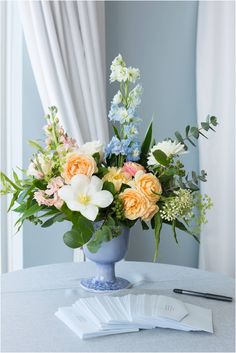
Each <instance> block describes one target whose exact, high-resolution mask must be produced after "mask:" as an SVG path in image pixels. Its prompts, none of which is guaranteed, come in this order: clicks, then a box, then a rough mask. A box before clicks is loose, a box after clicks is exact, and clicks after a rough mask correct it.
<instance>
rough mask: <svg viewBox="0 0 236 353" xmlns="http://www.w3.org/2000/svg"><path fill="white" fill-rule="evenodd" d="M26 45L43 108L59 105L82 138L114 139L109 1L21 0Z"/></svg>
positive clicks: (81, 140)
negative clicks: (109, 112) (109, 101)
mask: <svg viewBox="0 0 236 353" xmlns="http://www.w3.org/2000/svg"><path fill="white" fill-rule="evenodd" d="M19 8H20V13H21V20H22V25H23V29H24V34H25V39H26V45H27V49H28V52H29V56H30V60H31V63H32V68H33V72H34V75H35V79H36V84H37V87H38V91H39V95H40V98H41V101H42V104H43V108H44V110H45V111H47V109H48V107H49V106H50V105H56V106H57V107H58V108H59V116H60V118H61V119H62V123H63V125H64V127H65V128H66V130H67V131H68V133H69V134H70V135H73V137H75V138H76V139H77V141H78V142H79V144H81V143H84V142H86V141H89V140H94V139H100V140H101V141H103V142H107V141H108V124H107V117H106V94H105V75H104V72H105V60H104V58H105V54H104V50H105V27H104V2H103V1H100V2H95V1H92V2H87V1H22V2H19Z"/></svg>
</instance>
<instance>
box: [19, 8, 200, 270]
mask: <svg viewBox="0 0 236 353" xmlns="http://www.w3.org/2000/svg"><path fill="white" fill-rule="evenodd" d="M196 19H197V2H168V1H163V2H160V1H159V2H148V1H143V2H141V1H140V2H132V1H131V2H129V1H120V2H115V1H111V2H109V1H107V2H106V46H107V53H106V58H107V68H109V66H110V63H111V61H112V59H113V58H114V57H115V56H116V55H117V54H118V53H119V52H120V53H121V54H122V55H123V56H124V58H125V60H126V61H127V63H128V64H129V65H132V66H136V67H139V68H140V70H141V73H142V80H141V81H142V85H143V87H144V94H143V99H142V105H141V109H140V116H141V117H142V118H143V120H144V122H143V124H142V129H141V135H142V136H143V135H144V131H145V129H146V127H147V125H148V122H149V120H150V119H151V117H152V114H153V113H155V118H154V123H155V129H154V130H155V136H156V139H157V140H158V139H160V140H161V139H163V138H165V137H167V136H170V137H171V136H173V134H174V132H175V131H176V130H177V129H178V130H181V129H183V128H184V127H185V125H187V124H195V123H196V104H195V44H196V41H195V37H196ZM107 74H108V75H109V72H108V73H107ZM107 81H108V76H107ZM116 88H117V87H116V86H115V84H113V85H108V87H107V95H108V103H109V102H110V100H111V98H112V95H113V93H114V92H115V91H116ZM108 108H109V105H108ZM43 115H44V112H43V109H42V106H41V103H40V99H39V95H38V92H37V88H36V85H35V81H34V77H33V73H32V69H31V65H30V61H29V58H28V55H27V51H26V48H24V67H23V117H24V121H23V124H24V136H23V141H24V146H23V150H24V167H26V166H27V165H28V163H29V158H30V156H31V153H32V149H31V147H29V146H28V145H27V143H26V141H27V140H28V139H32V138H33V139H37V138H40V137H41V138H42V137H43V135H42V133H41V131H42V130H41V129H42V126H43V125H44V120H43V118H42V117H43ZM184 160H185V161H186V164H187V166H188V167H189V169H196V168H197V167H198V155H197V151H193V153H191V156H190V155H186V156H185V158H184ZM67 228H68V225H67V224H61V223H60V224H59V225H55V226H53V227H51V228H48V229H42V228H40V227H35V226H34V225H31V224H30V223H25V225H24V229H23V232H24V267H29V266H36V265H41V264H47V263H55V262H65V261H72V251H71V250H70V249H69V248H67V247H66V246H64V244H63V240H62V235H63V233H64V231H65V230H66V229H67ZM179 243H180V245H179V246H177V245H176V244H175V242H174V241H173V238H172V235H171V231H170V229H169V228H164V230H163V232H162V239H161V244H160V256H159V261H160V262H164V263H172V264H179V265H187V266H196V265H197V258H198V246H197V244H195V243H194V241H193V240H192V239H190V238H189V236H188V235H185V234H183V233H182V234H179ZM153 253H154V242H153V236H152V232H151V231H150V232H143V231H142V230H141V229H140V227H139V226H138V225H137V226H136V227H134V229H133V230H132V234H131V244H130V248H129V253H128V257H127V258H128V259H129V260H140V261H151V260H152V256H153Z"/></svg>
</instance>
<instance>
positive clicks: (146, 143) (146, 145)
mask: <svg viewBox="0 0 236 353" xmlns="http://www.w3.org/2000/svg"><path fill="white" fill-rule="evenodd" d="M151 143H152V121H151V123H150V125H149V127H148V129H147V132H146V135H145V138H144V140H143V143H142V146H141V154H140V163H141V164H142V165H144V166H146V164H147V154H148V152H149V149H150V147H151Z"/></svg>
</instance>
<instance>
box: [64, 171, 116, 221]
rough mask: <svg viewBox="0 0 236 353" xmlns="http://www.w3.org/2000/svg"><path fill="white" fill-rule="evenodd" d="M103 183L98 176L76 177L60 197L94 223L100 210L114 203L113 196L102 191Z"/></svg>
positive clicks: (73, 209)
mask: <svg viewBox="0 0 236 353" xmlns="http://www.w3.org/2000/svg"><path fill="white" fill-rule="evenodd" d="M102 186H103V182H102V180H101V179H99V178H98V177H97V176H95V175H93V176H92V177H91V178H90V177H88V176H87V175H82V174H79V175H75V176H74V177H73V178H72V179H71V181H70V185H65V186H63V187H62V188H61V189H60V190H59V191H58V195H59V196H60V198H61V199H62V200H64V201H65V203H66V204H67V206H68V208H69V209H70V210H72V211H78V212H80V213H81V214H82V215H83V216H84V217H86V218H87V219H89V220H90V221H94V220H95V219H96V217H97V215H98V211H99V208H100V207H101V208H106V207H108V206H109V205H110V204H111V203H112V201H113V195H112V193H110V192H109V191H107V190H102Z"/></svg>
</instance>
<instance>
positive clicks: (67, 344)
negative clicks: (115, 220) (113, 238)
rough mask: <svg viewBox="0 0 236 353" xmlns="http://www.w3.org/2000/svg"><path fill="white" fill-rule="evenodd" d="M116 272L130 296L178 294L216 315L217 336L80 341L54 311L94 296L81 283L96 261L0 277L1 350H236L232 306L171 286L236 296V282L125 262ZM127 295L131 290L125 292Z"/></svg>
mask: <svg viewBox="0 0 236 353" xmlns="http://www.w3.org/2000/svg"><path fill="white" fill-rule="evenodd" d="M116 267H117V274H118V275H120V276H123V277H125V278H127V279H129V280H130V281H131V282H132V283H134V287H133V288H132V289H130V290H128V291H129V292H130V291H132V292H138V293H141V292H146V293H156V294H164V295H171V296H175V297H177V298H179V299H181V300H183V301H186V302H188V303H193V304H196V305H200V306H203V307H206V308H210V309H212V311H213V324H214V334H210V333H205V332H183V331H176V330H170V329H161V328H156V329H153V330H143V331H139V332H135V333H126V334H120V335H114V336H108V337H100V338H94V339H91V340H87V341H82V340H80V339H79V338H78V337H77V336H76V335H75V334H74V333H73V332H72V331H70V329H69V328H67V327H66V326H65V325H64V324H63V323H62V322H61V321H59V320H58V319H57V318H56V317H55V316H54V313H55V311H56V310H57V308H58V307H59V306H65V305H70V304H72V303H73V302H75V301H76V299H77V298H78V297H80V296H88V295H93V294H89V293H88V292H84V291H83V290H82V289H80V288H79V287H78V280H79V279H80V278H83V277H87V276H91V275H92V274H93V273H94V264H93V263H79V264H75V263H66V264H55V265H48V266H40V267H33V268H29V269H25V270H22V271H16V272H12V273H9V274H6V275H3V276H2V330H1V334H2V351H4V352H5V351H8V352H9V351H17V352H29V351H30V352H40V351H44V352H63V351H66V352H94V351H95V352H132V351H133V352H163V351H169V352H186V351H188V352H190V351H191V352H196V351H197V352H203V351H204V352H206V351H209V352H212V351H213V352H216V351H224V352H225V351H228V352H233V351H234V330H235V327H234V302H233V303H226V302H220V301H214V300H207V299H203V298H197V297H190V296H183V295H182V296H181V295H178V294H174V293H173V292H172V291H173V288H185V289H193V290H198V291H202V292H213V293H214V292H215V293H218V294H223V295H230V296H233V295H234V280H233V279H232V278H228V277H226V276H222V275H219V274H215V273H209V272H205V271H200V270H196V269H192V268H186V267H179V266H171V265H161V264H152V263H142V262H121V263H119V264H117V266H116ZM126 291H127V290H126Z"/></svg>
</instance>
